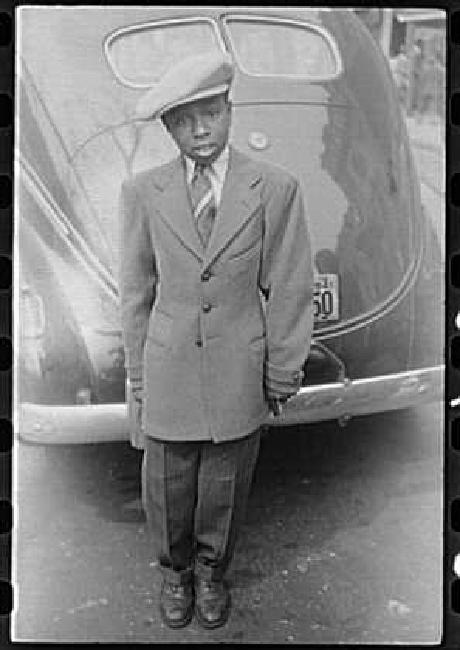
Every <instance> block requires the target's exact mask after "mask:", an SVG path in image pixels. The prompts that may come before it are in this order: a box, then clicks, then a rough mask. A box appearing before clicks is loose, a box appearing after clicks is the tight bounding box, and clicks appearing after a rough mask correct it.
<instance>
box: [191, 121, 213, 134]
mask: <svg viewBox="0 0 460 650" xmlns="http://www.w3.org/2000/svg"><path fill="white" fill-rule="evenodd" d="M208 131H209V129H208V126H207V124H206V122H205V121H204V120H203V119H202V118H200V117H197V118H195V121H194V123H193V133H194V135H206V134H207V133H208Z"/></svg>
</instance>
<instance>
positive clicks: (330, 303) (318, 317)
mask: <svg viewBox="0 0 460 650" xmlns="http://www.w3.org/2000/svg"><path fill="white" fill-rule="evenodd" d="M313 308H314V312H313V313H314V319H315V321H316V322H320V323H322V322H324V321H335V320H339V276H338V275H336V274H335V273H316V274H315V289H314V293H313Z"/></svg>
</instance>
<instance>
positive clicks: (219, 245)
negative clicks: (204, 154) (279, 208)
mask: <svg viewBox="0 0 460 650" xmlns="http://www.w3.org/2000/svg"><path fill="white" fill-rule="evenodd" d="M261 178H262V174H261V172H260V169H259V168H258V166H257V163H255V162H254V161H252V160H251V159H250V158H248V157H247V156H245V155H244V154H243V153H241V152H239V151H238V150H237V149H234V148H233V147H230V157H229V166H228V170H227V177H226V179H225V183H224V187H223V190H222V198H221V202H220V206H219V209H218V210H217V215H216V220H215V222H214V226H213V229H212V232H211V236H210V238H209V242H208V246H207V248H206V251H204V259H203V265H204V267H207V266H210V265H211V264H212V262H213V261H214V260H215V259H216V257H217V256H218V255H220V253H221V252H222V251H223V249H224V248H226V247H227V246H228V245H229V244H230V243H231V241H232V240H233V239H234V238H235V237H236V236H237V235H238V234H239V233H240V232H241V230H242V229H243V228H244V226H245V225H246V223H247V222H248V221H249V219H251V217H252V215H253V214H254V212H255V210H256V209H257V207H258V206H259V205H260V192H259V191H258V190H259V188H258V185H259V182H260V180H261Z"/></svg>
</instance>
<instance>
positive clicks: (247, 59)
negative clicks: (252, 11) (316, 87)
mask: <svg viewBox="0 0 460 650" xmlns="http://www.w3.org/2000/svg"><path fill="white" fill-rule="evenodd" d="M225 24H226V26H227V29H228V31H229V34H230V39H231V42H232V45H233V49H234V51H235V55H236V57H237V59H238V62H239V65H240V67H241V69H242V70H243V71H244V72H246V73H247V74H251V75H278V76H301V77H308V78H311V79H327V78H330V77H331V76H335V75H336V74H338V72H339V67H340V62H339V57H338V54H337V52H336V51H335V50H336V48H335V47H334V43H333V42H332V40H331V38H330V37H329V35H328V34H327V33H326V32H325V31H324V30H322V29H321V28H319V27H316V26H308V25H302V24H297V23H294V22H290V21H278V20H273V19H268V18H265V19H264V18H257V19H254V18H235V17H231V18H230V17H228V18H227V19H226V21H225Z"/></svg>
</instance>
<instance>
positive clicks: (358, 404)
mask: <svg viewBox="0 0 460 650" xmlns="http://www.w3.org/2000/svg"><path fill="white" fill-rule="evenodd" d="M443 397H444V366H435V367H432V368H423V369H421V370H412V371H408V372H400V373H395V374H391V375H381V376H377V377H372V378H369V379H356V380H354V381H350V380H345V381H344V382H340V383H334V384H324V385H318V386H308V387H305V388H301V389H300V391H299V393H298V394H297V395H296V396H295V397H294V398H292V399H291V400H290V401H289V403H288V404H287V406H286V408H285V410H284V411H283V413H282V414H281V415H280V416H278V417H276V418H273V417H270V418H268V419H267V424H268V425H270V426H284V425H288V424H302V423H306V422H319V421H322V420H334V419H339V420H347V419H348V418H350V417H353V416H355V415H365V414H370V413H378V412H382V411H391V410H397V409H402V408H406V407H409V406H416V405H417V404H425V403H427V402H431V401H436V400H442V399H443ZM15 431H17V432H18V437H19V438H20V439H21V440H25V441H27V442H36V443H43V444H84V443H99V442H116V441H122V440H129V418H128V407H127V405H126V404H91V405H88V406H50V405H45V406H44V405H39V404H30V403H22V404H19V405H18V407H17V410H16V418H15Z"/></svg>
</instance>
